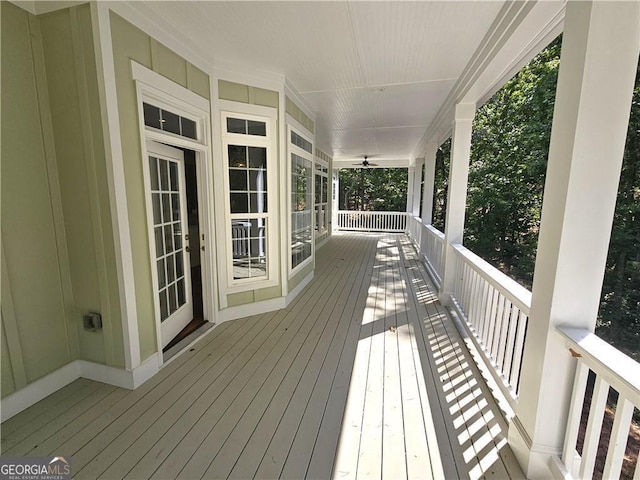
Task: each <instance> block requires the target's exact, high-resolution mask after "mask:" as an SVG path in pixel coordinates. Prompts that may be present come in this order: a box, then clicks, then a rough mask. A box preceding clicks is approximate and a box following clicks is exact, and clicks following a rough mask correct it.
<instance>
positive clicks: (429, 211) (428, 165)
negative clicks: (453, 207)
mask: <svg viewBox="0 0 640 480" xmlns="http://www.w3.org/2000/svg"><path fill="white" fill-rule="evenodd" d="M437 152H438V144H437V143H435V142H430V143H428V144H427V148H426V150H425V153H424V193H423V198H422V224H423V225H431V222H432V221H433V194H434V191H435V181H436V153H437Z"/></svg>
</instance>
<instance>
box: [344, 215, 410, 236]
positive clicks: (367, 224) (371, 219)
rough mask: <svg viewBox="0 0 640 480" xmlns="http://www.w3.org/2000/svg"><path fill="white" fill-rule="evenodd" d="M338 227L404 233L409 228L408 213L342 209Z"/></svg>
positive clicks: (363, 230)
mask: <svg viewBox="0 0 640 480" xmlns="http://www.w3.org/2000/svg"><path fill="white" fill-rule="evenodd" d="M337 227H338V230H353V231H358V232H390V233H404V232H405V231H406V229H407V213H406V212H364V211H357V210H341V211H339V212H338V225H337Z"/></svg>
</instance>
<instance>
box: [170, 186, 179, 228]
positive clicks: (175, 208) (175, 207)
mask: <svg viewBox="0 0 640 480" xmlns="http://www.w3.org/2000/svg"><path fill="white" fill-rule="evenodd" d="M171 213H172V214H171V220H170V221H172V222H179V221H180V197H179V196H178V194H177V193H172V194H171Z"/></svg>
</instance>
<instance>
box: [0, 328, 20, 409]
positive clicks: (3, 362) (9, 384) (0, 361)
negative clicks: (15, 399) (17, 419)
mask: <svg viewBox="0 0 640 480" xmlns="http://www.w3.org/2000/svg"><path fill="white" fill-rule="evenodd" d="M1 335H2V340H1V345H0V349H1V350H0V353H1V357H0V368H1V370H0V379H1V381H0V389H1V390H0V391H1V392H2V397H6V396H7V395H9V394H10V393H12V392H14V391H15V389H16V384H15V381H14V380H13V369H12V367H11V357H10V356H9V346H8V345H7V334H6V332H5V331H4V321H2V332H1Z"/></svg>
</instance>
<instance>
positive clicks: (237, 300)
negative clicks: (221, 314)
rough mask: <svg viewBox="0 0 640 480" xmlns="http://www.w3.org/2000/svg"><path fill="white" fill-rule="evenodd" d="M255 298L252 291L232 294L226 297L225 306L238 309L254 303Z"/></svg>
mask: <svg viewBox="0 0 640 480" xmlns="http://www.w3.org/2000/svg"><path fill="white" fill-rule="evenodd" d="M254 302H255V298H254V295H253V291H252V290H251V291H248V292H240V293H232V294H229V295H227V306H229V307H238V306H240V305H246V304H248V303H254Z"/></svg>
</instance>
